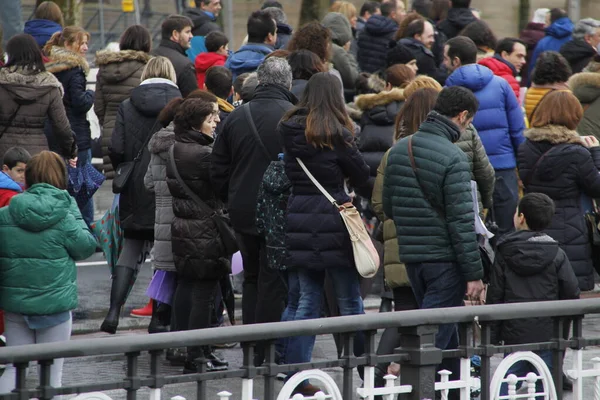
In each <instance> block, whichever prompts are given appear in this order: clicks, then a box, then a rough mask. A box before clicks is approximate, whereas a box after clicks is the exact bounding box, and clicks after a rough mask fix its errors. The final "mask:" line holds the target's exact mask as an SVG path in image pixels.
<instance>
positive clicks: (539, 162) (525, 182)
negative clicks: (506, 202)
mask: <svg viewBox="0 0 600 400" xmlns="http://www.w3.org/2000/svg"><path fill="white" fill-rule="evenodd" d="M556 147H557V146H552V147H550V148H549V149H548V150H547V151H546V152H545V153H544V154H542V155H541V156H540V158H538V160H537V161H536V163H535V165H534V166H533V168H531V171H529V174H527V177H526V178H525V180H524V181H523V183H524V184H525V187H527V186H529V184H530V183H531V180H532V179H533V175H534V174H535V171H536V170H537V168H538V167H539V165H540V164H541V162H542V160H543V159H544V158H545V157H546V156H547V155H548V154H550V152H551V151H552V150H554V149H555V148H556Z"/></svg>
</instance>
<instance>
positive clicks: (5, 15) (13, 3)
mask: <svg viewBox="0 0 600 400" xmlns="http://www.w3.org/2000/svg"><path fill="white" fill-rule="evenodd" d="M0 26H2V29H3V31H4V38H3V42H4V43H3V44H4V46H3V47H4V48H6V43H7V42H8V40H9V39H10V38H12V37H13V36H15V35H18V34H19V33H23V17H22V12H21V1H20V0H4V1H2V12H0ZM2 61H4V60H2Z"/></svg>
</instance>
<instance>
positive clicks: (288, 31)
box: [275, 24, 293, 50]
mask: <svg viewBox="0 0 600 400" xmlns="http://www.w3.org/2000/svg"><path fill="white" fill-rule="evenodd" d="M292 34H293V28H292V27H291V26H289V25H287V24H277V41H276V42H275V50H279V49H281V50H285V49H286V48H287V45H288V43H289V42H290V40H291V39H292Z"/></svg>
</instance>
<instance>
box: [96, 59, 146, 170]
mask: <svg viewBox="0 0 600 400" xmlns="http://www.w3.org/2000/svg"><path fill="white" fill-rule="evenodd" d="M149 60H150V55H149V54H148V53H144V52H143V51H135V50H121V51H118V52H113V51H99V52H98V53H96V65H97V66H98V75H97V76H96V97H95V99H94V112H95V113H96V115H97V116H98V121H99V122H100V126H101V127H102V133H101V139H100V140H101V143H102V156H103V163H102V169H103V171H104V175H105V176H106V177H107V178H108V179H112V178H113V177H114V170H113V167H112V164H111V163H110V157H109V154H108V148H109V147H110V140H111V137H112V131H113V129H114V127H115V119H116V118H117V109H118V108H119V104H121V103H122V102H123V101H124V100H126V99H128V98H129V95H130V94H131V91H132V90H133V89H134V88H136V87H138V86H139V84H140V78H141V76H142V71H143V70H144V67H145V66H146V64H147V63H148V61H149Z"/></svg>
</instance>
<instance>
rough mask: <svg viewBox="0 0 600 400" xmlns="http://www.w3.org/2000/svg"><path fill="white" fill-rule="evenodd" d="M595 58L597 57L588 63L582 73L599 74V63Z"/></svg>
mask: <svg viewBox="0 0 600 400" xmlns="http://www.w3.org/2000/svg"><path fill="white" fill-rule="evenodd" d="M596 58H598V56H596V57H595V58H593V59H592V61H590V62H589V64H588V65H587V67H585V68H584V69H583V72H600V61H595V60H596Z"/></svg>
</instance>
